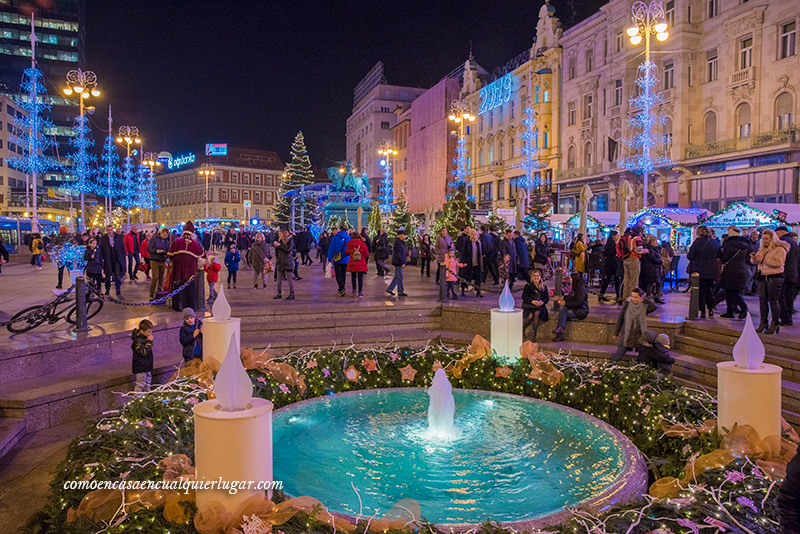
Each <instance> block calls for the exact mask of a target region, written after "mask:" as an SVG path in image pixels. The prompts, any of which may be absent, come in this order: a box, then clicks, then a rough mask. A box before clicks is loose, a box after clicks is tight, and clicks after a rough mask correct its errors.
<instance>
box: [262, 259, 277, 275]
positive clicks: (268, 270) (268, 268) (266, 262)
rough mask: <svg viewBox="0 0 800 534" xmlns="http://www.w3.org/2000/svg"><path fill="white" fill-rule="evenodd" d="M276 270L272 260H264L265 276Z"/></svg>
mask: <svg viewBox="0 0 800 534" xmlns="http://www.w3.org/2000/svg"><path fill="white" fill-rule="evenodd" d="M274 270H275V266H273V265H272V262H271V261H270V260H264V274H269V273H271V272H272V271H274Z"/></svg>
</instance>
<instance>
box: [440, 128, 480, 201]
mask: <svg viewBox="0 0 800 534" xmlns="http://www.w3.org/2000/svg"><path fill="white" fill-rule="evenodd" d="M453 163H455V168H454V169H453V170H452V171H451V172H450V174H451V175H452V178H453V180H452V181H451V182H450V183H449V184H448V185H449V186H450V187H451V190H452V193H451V194H450V195H448V197H447V198H448V199H449V198H451V197H452V196H454V195H455V194H456V192H457V191H458V190H459V188H462V187H463V188H464V191H465V192H466V191H467V189H468V188H469V187H470V186H472V180H471V179H470V178H471V176H472V173H471V172H470V170H469V156H468V155H467V140H466V138H465V137H464V136H463V135H462V136H459V137H458V141H457V142H456V157H455V158H454V159H453ZM468 200H469V201H474V200H475V198H474V197H473V196H471V195H468Z"/></svg>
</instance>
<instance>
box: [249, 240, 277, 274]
mask: <svg viewBox="0 0 800 534" xmlns="http://www.w3.org/2000/svg"><path fill="white" fill-rule="evenodd" d="M271 257H272V253H271V252H270V251H269V245H268V244H267V242H266V241H253V244H252V245H251V246H250V250H248V251H247V263H249V264H250V266H251V267H252V268H253V270H255V271H257V272H263V271H264V265H266V264H267V259H269V258H271Z"/></svg>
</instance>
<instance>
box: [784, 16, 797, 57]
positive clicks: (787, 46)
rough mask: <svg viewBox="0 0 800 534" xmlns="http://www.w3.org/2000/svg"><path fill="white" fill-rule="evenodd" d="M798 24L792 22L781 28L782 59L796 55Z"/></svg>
mask: <svg viewBox="0 0 800 534" xmlns="http://www.w3.org/2000/svg"><path fill="white" fill-rule="evenodd" d="M796 28H797V24H796V23H794V22H790V23H788V24H784V25H783V26H781V48H780V49H781V59H784V58H787V57H791V56H793V55H794V43H795V39H796V35H797V32H796V31H795V29H796Z"/></svg>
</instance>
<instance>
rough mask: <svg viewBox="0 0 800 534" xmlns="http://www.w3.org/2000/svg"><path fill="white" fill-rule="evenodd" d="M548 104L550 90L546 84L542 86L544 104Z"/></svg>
mask: <svg viewBox="0 0 800 534" xmlns="http://www.w3.org/2000/svg"><path fill="white" fill-rule="evenodd" d="M548 102H550V89H549V86H548V85H547V84H544V103H545V104H547V103H548Z"/></svg>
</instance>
